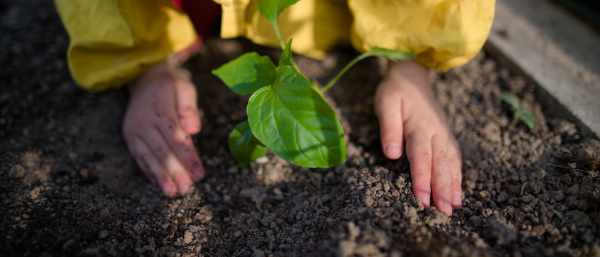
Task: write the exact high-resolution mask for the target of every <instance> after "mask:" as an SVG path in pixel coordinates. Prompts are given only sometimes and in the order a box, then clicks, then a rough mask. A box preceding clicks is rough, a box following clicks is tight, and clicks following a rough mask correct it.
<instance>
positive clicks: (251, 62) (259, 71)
mask: <svg viewBox="0 0 600 257" xmlns="http://www.w3.org/2000/svg"><path fill="white" fill-rule="evenodd" d="M212 74H214V75H216V76H217V77H219V78H220V79H221V80H222V81H223V82H224V83H225V85H227V86H228V87H229V88H231V90H233V92H235V93H237V94H239V95H249V94H252V93H254V92H255V91H256V90H258V89H259V88H261V87H265V86H268V85H271V84H273V83H274V82H275V77H276V76H275V64H273V62H271V59H269V57H267V56H260V55H258V54H257V53H255V52H252V53H247V54H244V55H242V56H240V57H238V58H237V59H235V60H233V61H230V62H228V63H226V64H223V66H221V67H219V68H217V69H214V70H212Z"/></svg>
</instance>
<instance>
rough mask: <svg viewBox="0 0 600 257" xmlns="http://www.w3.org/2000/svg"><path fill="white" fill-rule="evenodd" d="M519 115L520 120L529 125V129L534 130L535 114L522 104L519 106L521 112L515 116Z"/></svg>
mask: <svg viewBox="0 0 600 257" xmlns="http://www.w3.org/2000/svg"><path fill="white" fill-rule="evenodd" d="M517 113H518V115H519V118H520V119H521V120H522V121H523V123H525V125H527V127H528V128H529V129H533V127H534V126H535V120H534V119H533V114H531V112H529V111H528V110H527V105H526V104H522V105H521V106H519V111H518V112H515V115H517Z"/></svg>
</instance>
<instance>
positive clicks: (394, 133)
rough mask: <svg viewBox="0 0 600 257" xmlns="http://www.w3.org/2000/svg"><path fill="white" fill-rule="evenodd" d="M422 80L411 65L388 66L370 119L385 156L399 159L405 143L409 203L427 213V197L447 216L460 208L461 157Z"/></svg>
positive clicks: (423, 73)
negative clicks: (412, 198)
mask: <svg viewBox="0 0 600 257" xmlns="http://www.w3.org/2000/svg"><path fill="white" fill-rule="evenodd" d="M428 75H429V70H428V69H427V68H425V67H424V66H422V65H421V64H419V63H417V62H414V61H402V62H390V63H389V67H388V73H387V75H386V76H385V78H384V80H383V81H382V82H381V83H380V84H379V87H378V88H377V92H376V93H375V113H376V114H377V117H378V118H379V125H380V128H381V146H382V147H383V152H384V154H385V156H387V157H388V158H390V159H398V158H400V156H402V151H403V149H402V148H403V141H404V140H406V155H407V157H408V161H409V162H410V171H411V174H412V183H413V192H414V194H415V197H417V198H419V199H420V200H421V202H422V203H423V205H424V206H425V207H429V205H430V202H429V199H430V197H431V196H432V195H433V201H434V202H435V206H436V207H437V208H438V209H439V210H440V211H442V212H444V213H446V214H448V215H452V208H454V209H459V208H461V206H462V204H461V202H462V188H461V180H462V173H461V169H462V168H461V166H462V159H461V158H462V157H461V152H460V147H459V145H458V142H457V141H456V139H455V138H454V134H453V132H452V130H451V129H450V126H448V122H447V121H446V115H445V114H444V111H443V110H442V108H441V107H440V105H439V104H438V103H437V101H436V98H435V96H434V95H433V91H432V89H431V82H430V81H429V78H428Z"/></svg>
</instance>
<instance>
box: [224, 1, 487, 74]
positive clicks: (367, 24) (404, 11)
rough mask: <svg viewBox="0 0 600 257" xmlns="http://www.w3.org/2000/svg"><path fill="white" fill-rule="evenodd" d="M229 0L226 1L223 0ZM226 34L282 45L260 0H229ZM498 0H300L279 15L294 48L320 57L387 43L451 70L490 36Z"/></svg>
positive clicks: (423, 61) (225, 24)
mask: <svg viewBox="0 0 600 257" xmlns="http://www.w3.org/2000/svg"><path fill="white" fill-rule="evenodd" d="M221 1H225V0H221ZM229 1H230V2H231V5H230V6H228V7H223V21H222V25H221V36H222V37H224V38H232V37H238V36H243V37H246V38H249V39H250V40H252V41H253V42H255V43H258V44H263V45H269V46H275V47H278V46H279V44H278V43H277V39H276V38H275V34H274V33H273V28H272V27H271V25H270V24H269V22H268V21H267V20H266V19H264V18H263V17H262V16H260V14H259V12H258V9H257V2H258V1H257V0H229ZM494 3H495V0H301V1H299V2H298V3H297V4H295V5H293V6H291V7H289V8H288V9H286V10H285V11H284V12H283V13H282V14H281V16H280V18H279V28H280V29H281V34H282V36H283V38H284V40H285V41H287V40H289V38H294V42H293V44H292V50H293V51H294V52H296V53H300V54H304V55H308V56H310V57H313V58H317V59H320V58H322V57H323V56H324V55H325V53H326V52H327V51H329V50H331V49H332V48H334V47H335V46H340V45H345V44H347V45H349V44H350V42H351V43H352V45H353V46H354V47H355V48H356V49H357V50H358V51H360V52H365V51H368V50H369V49H371V48H373V47H384V48H388V49H394V50H402V51H407V52H411V53H414V54H417V57H416V61H418V62H420V63H422V64H424V65H425V66H427V67H430V68H435V69H439V70H447V69H449V68H451V67H455V66H459V65H462V64H464V63H466V62H467V61H469V60H470V59H471V58H472V57H474V56H475V55H476V54H477V53H478V52H479V50H480V49H481V47H482V46H483V44H484V43H485V40H486V39H487V35H488V33H489V31H490V28H491V25H492V21H493V18H494Z"/></svg>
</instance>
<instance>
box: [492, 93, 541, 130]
mask: <svg viewBox="0 0 600 257" xmlns="http://www.w3.org/2000/svg"><path fill="white" fill-rule="evenodd" d="M500 99H502V101H504V102H506V103H508V104H509V105H510V107H511V109H512V111H513V114H514V118H513V121H512V123H510V125H511V126H512V127H514V126H516V125H517V123H518V122H519V120H522V121H523V123H525V125H527V127H528V128H529V129H533V127H534V126H535V121H534V120H533V114H531V112H529V111H528V110H527V104H521V102H520V101H519V97H518V96H516V95H515V94H512V93H502V94H500Z"/></svg>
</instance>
